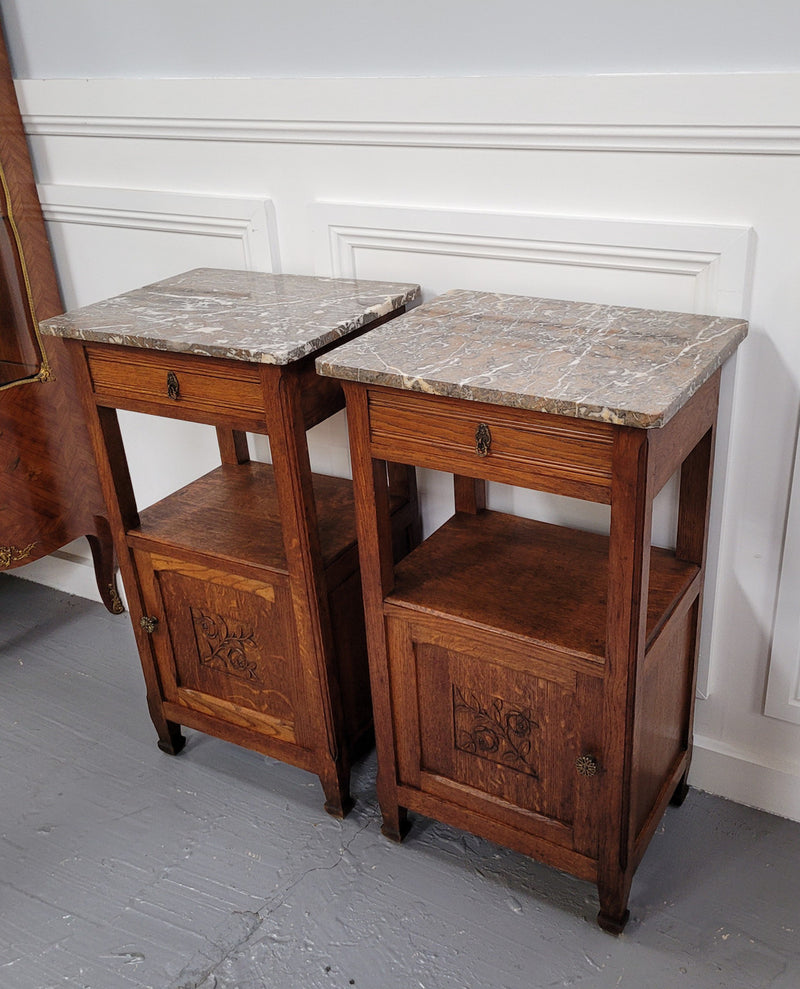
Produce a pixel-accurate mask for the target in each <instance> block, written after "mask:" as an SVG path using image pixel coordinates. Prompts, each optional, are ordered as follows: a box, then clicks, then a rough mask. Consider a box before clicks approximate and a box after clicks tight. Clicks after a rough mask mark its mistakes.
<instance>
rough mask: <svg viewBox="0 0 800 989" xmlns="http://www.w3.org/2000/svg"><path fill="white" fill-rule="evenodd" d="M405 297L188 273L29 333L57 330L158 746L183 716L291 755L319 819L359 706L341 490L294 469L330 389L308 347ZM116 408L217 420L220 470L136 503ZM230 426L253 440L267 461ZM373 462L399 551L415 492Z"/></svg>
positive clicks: (403, 293) (339, 784) (363, 675)
mask: <svg viewBox="0 0 800 989" xmlns="http://www.w3.org/2000/svg"><path fill="white" fill-rule="evenodd" d="M417 292H418V287H417V286H415V285H400V284H393V283H386V282H363V281H353V280H346V279H324V278H313V277H304V276H292V275H270V274H260V273H254V272H236V271H223V270H215V269H197V270H195V271H191V272H187V273H184V274H182V275H178V276H176V277H174V278H170V279H166V280H165V281H163V282H159V283H157V284H155V285H151V286H147V287H145V288H143V289H138V290H136V291H133V292H129V293H126V294H125V295H122V296H119V297H116V298H114V299H110V300H106V301H105V302H101V303H97V304H96V305H93V306H88V307H86V308H85V309H81V310H76V311H74V312H71V313H68V314H66V315H65V316H62V317H58V318H56V319H53V320H50V321H48V322H47V323H45V324H44V325H43V331H44V332H45V333H47V334H58V335H60V336H63V337H68V338H70V339H68V340H67V343H68V345H69V346H70V348H71V349H72V351H73V357H74V359H75V363H76V369H77V372H78V375H79V378H80V380H81V385H82V390H83V395H84V399H85V408H86V414H87V418H88V422H89V427H90V432H91V434H92V438H93V440H94V447H95V454H96V457H97V461H98V465H99V468H100V476H101V478H102V480H103V483H104V486H105V493H106V498H107V500H108V504H109V509H110V513H111V519H112V526H113V529H114V537H115V541H116V546H117V552H118V556H119V558H120V568H121V573H122V577H123V581H124V585H125V589H126V592H127V597H128V604H129V608H130V612H131V618H132V620H133V622H134V629H135V632H136V637H137V642H138V647H139V653H140V656H141V661H142V667H143V670H144V675H145V680H146V683H147V696H148V704H149V708H150V714H151V717H152V719H153V722H154V724H155V726H156V729H157V731H158V737H159V746H160V747H161V748H162V749H163V750H164V751H166V752H169V753H176V752H178V751H179V750H180V749H181V748H182V746H183V744H184V739H183V736H182V734H181V731H180V726H181V725H186V726H188V727H191V728H195V729H198V730H200V731H202V732H207V733H209V734H213V735H217V736H219V737H221V738H224V739H228V740H230V741H233V742H236V743H238V744H240V745H243V746H246V747H248V748H251V749H255V750H256V751H259V752H263V753H265V754H267V755H270V756H273V757H275V758H277V759H281V760H283V761H285V762H288V763H292V764H294V765H297V766H300V767H301V768H303V769H306V770H308V771H310V772H312V773H316V774H317V775H318V776H319V778H320V781H321V783H322V787H323V790H324V793H325V799H326V802H325V808H326V810H327V811H329V813H331V814H334V815H336V816H341V815H343V814H344V813H346V812H347V810H348V809H349V808H350V806H351V805H352V801H351V798H350V790H349V776H350V762H351V759H352V757H353V755H354V754H357V753H358V752H359V750H360V749H362V748H364V747H365V746H366V745H367V744H368V743H369V744H371V730H372V711H371V705H370V697H369V675H368V664H367V658H366V643H365V637H364V620H363V609H362V603H361V590H360V577H359V569H358V553H357V545H356V537H355V514H354V507H353V498H352V485H351V483H350V481H348V480H343V479H340V478H336V477H327V476H322V475H317V474H312V472H311V468H310V462H309V453H308V445H307V440H306V430H308V429H310V428H311V427H312V426H314V425H316V424H317V423H319V422H322V421H323V420H324V419H326V418H327V417H329V416H330V415H332V414H333V413H334V412H336V411H337V410H339V409H341V408H343V407H344V397H343V394H342V389H341V386H340V385H339V384H338V382H334V381H332V380H330V379H325V378H321V377H318V376H317V375H316V373H315V371H314V363H313V362H314V355H315V354H317V353H320V352H324V351H325V349H326V348H328V347H330V346H331V345H332V344H333V343H335V341H336V340H338V339H340V338H342V337H347V336H351V335H354V334H358V333H360V332H362V331H363V330H364V328H365V327H367V326H370V325H376V324H379V323H381V322H382V321H385V320H387V319H391V318H392V317H394V316H396V315H397V314H398V313H400V312H402V311H403V310H404V307H405V305H406V303H407V302H409V301H410V300H412V299H414V298H415V296H416V294H417ZM118 409H126V410H129V411H133V412H142V413H146V414H150V415H155V416H166V417H168V418H176V419H184V420H190V421H193V422H200V423H207V424H209V425H210V426H213V427H215V428H216V431H217V437H218V441H219V449H220V454H221V461H222V462H221V465H220V466H219V467H218V468H216V469H215V470H213V471H211V473H209V474H207V475H205V476H204V477H201V478H199V479H197V480H196V481H194V482H193V483H191V484H189V485H187V486H186V487H184V488H182V489H181V490H179V491H176V492H174V493H173V494H171V495H169V496H167V497H166V498H165V499H163V500H162V501H160V502H158V503H157V504H155V505H153V506H151V507H149V508H147V509H145V510H143V511H142V512H141V513H140V512H139V511H138V509H137V506H136V501H135V498H134V493H133V488H132V486H131V481H130V477H129V473H128V467H127V461H126V457H125V450H124V447H123V442H122V437H121V433H120V429H119V425H118V418H117V410H118ZM247 432H252V433H264V434H268V435H269V442H270V451H271V456H272V463H271V464H264V463H258V462H255V461H251V460H250V456H249V448H248V440H247V435H246V433H247ZM390 474H391V508H390V512H391V523H390V525H391V528H392V539H393V544H394V550H393V552H394V554H395V556H396V558H397V559H400V558H401V557H402V556H403V555H405V554H406V553H407V552H408V550H409V549H411V548H412V547H413V546H414V545H416V543H417V542H418V540H419V534H420V525H419V515H418V508H417V498H416V489H415V486H414V478H413V474H412V473H411V472H409V471H408V470H407V469H406V468H399V469H398V468H392V470H391V471H390Z"/></svg>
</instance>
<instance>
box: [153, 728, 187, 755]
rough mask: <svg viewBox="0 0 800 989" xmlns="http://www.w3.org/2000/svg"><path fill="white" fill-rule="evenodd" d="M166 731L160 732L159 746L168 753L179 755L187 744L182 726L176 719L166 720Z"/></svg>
mask: <svg viewBox="0 0 800 989" xmlns="http://www.w3.org/2000/svg"><path fill="white" fill-rule="evenodd" d="M164 724H165V728H164V731H163V732H161V731H159V733H158V747H159V748H160V749H161V751H162V752H166V753H167V755H177V754H178V753H179V752H180V751H181V749H182V748H183V747H184V745H186V738H185V737H184V736H183V735H182V734H181V726H180V725H177V724H175V722H174V721H166V722H165V723H164Z"/></svg>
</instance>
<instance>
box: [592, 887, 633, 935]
mask: <svg viewBox="0 0 800 989" xmlns="http://www.w3.org/2000/svg"><path fill="white" fill-rule="evenodd" d="M632 878H633V874H632V871H629V872H620V873H619V876H618V878H617V881H616V882H615V883H614V884H613V885H606V884H601V885H600V886H599V887H598V892H599V894H600V910H599V912H598V914H597V923H598V926H599V927H601V928H602V929H603V930H604V931H606V932H607V933H608V934H614V935H615V936H616V935H618V934H621V933H622V932H623V930H624V929H625V925H626V924H627V923H628V918H629V917H630V915H631V912H630V910H629V909H628V896H629V895H630V890H631V880H632Z"/></svg>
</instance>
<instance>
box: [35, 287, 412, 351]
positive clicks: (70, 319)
mask: <svg viewBox="0 0 800 989" xmlns="http://www.w3.org/2000/svg"><path fill="white" fill-rule="evenodd" d="M206 270H207V269H194V270H193V271H192V272H187V273H185V274H194V273H195V272H202V271H206ZM248 274H251V273H249V272H248ZM179 277H181V276H175V278H176V279H177V278H179ZM288 277H292V276H288ZM297 277H298V278H304V279H308V280H309V281H311V280H318V281H319V282H325V283H338V282H342V283H348V282H349V283H351V284H353V285H354V286H355V285H359V286H363V287H364V289H365V294H366V293H368V292H369V291H373V292H374V293H375V294H380V292H381V291H387V290H388V291H387V294H386V295H385V297H383V298H381V299H380V301H378V302H375V303H373V304H372V305H369V306H366V307H365V308H364V309H362V310H360V311H357V312H355V313H354V315H352V316H351V317H349V318H343V319H340V320H339V321H338V322H336V323H335V324H334V325H331V326H330V327H328V328H326V329H325V330H324V331H323V332H320V333H319V334H318V335H317V336H316V337H315V338H314V339H313V340H309V341H299V342H297V343H296V344H294V343H293V344H290V345H289V347H288V348H287V349H285V350H280V348H279V347H273V348H272V349H261V348H259V347H258V345H257V344H255V345H253V344H249V345H247V346H241V347H237V346H229V345H218V344H215V343H214V342H213V340H212V341H209V340H208V339H205V340H203V341H202V343H201V342H199V341H198V342H195V341H192V340H187V339H179V340H170V339H169V338H168V337H167V336H164V335H162V336H154V335H152V331H151V333H150V334H143V333H137V332H136V331H135V330H132V331H131V332H126V331H125V325H124V322H122V323H120V322H115V321H114V319H113V318H112V319H110V320H109V325H107V326H102V325H99V326H97V325H96V326H87V325H85V324H84V325H81V319H82V318H83V317H84V316H85V314H87V313H89V312H92V311H94V312H96V311H97V309H98V308H99V307H101V306H104V305H111V304H113V303H116V302H117V301H118V300H120V301H121V300H123V299H125V298H127V297H129V296H130V297H134V296H136V295H137V294H138V293H145V292H147V291H148V290H152V289H153V288H158V287H160V286H161V285H162V284H164V283H162V282H156V283H153V284H152V285H147V286H144V287H142V288H141V289H135V290H133V291H132V292H129V293H124V295H122V296H117V297H115V298H113V299H107V300H103V301H102V302H99V303H94V304H92V305H89V306H85V307H83V308H81V309H75V310H71V311H70V312H67V313H63V314H61V315H58V316H52V317H51V318H49V319H46V320H42V321H41V323H40V324H39V326H40V328H41V331H42V333H43V334H44V335H45V336H52V337H62V338H67V339H74V340H81V341H85V342H90V343H101V344H111V345H116V346H122V347H133V348H137V349H140V350H154V351H161V352H165V353H183V354H196V355H198V356H202V357H215V358H222V359H225V360H237V361H244V362H248V363H256V364H290V363H293V362H294V361H297V360H300V359H302V358H304V357H307V356H309V355H310V354H313V353H315V352H316V351H318V350H321V349H322V348H324V347H327V346H329V345H330V344H332V343H335V342H336V341H338V340H342V339H343V338H346V337H348V336H349V335H351V334H352V333H354V332H356V331H357V330H362V329H365V328H366V327H369V326H370V325H372V324H373V323H375V322H376V321H378V320H379V319H381V318H382V317H383V316H386V315H388V314H389V313H391V312H394V311H395V310H397V309H399V308H401V307H403V306H405V305H407V304H408V303H411V302H414V301H415V300H416V299H417V298H418V297H419V295H420V291H421V290H420V286H419V285H415V284H410V283H391V282H378V281H370V280H366V279H339V278H325V277H321V276H320V277H318V278H317V276H297ZM167 281H170V280H167ZM109 316H110V317H113V310H109ZM321 322H324V319H323V320H321ZM258 332H259V330H258V327H255V328H254V329H253V331H252V333H253V336H254V337H257V336H258Z"/></svg>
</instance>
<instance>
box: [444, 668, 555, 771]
mask: <svg viewBox="0 0 800 989" xmlns="http://www.w3.org/2000/svg"><path fill="white" fill-rule="evenodd" d="M453 725H454V737H455V746H456V748H457V749H460V750H461V751H462V752H468V753H470V754H471V755H477V756H481V757H482V758H484V759H489V760H491V761H492V762H498V763H500V764H501V765H503V766H508V767H509V768H510V769H517V770H519V771H520V772H523V773H527V774H528V775H529V776H533V777H535V778H536V779H538V778H539V774H538V773H537V771H536V767H535V766H534V764H533V761H532V760H531V750H532V748H533V741H532V735H533V731H534V729H538V727H539V725H538V724H537V723H536V722H535V721H534V720H533V718H532V716H531V712H530V710H523V709H522V708H519V707H515V706H512V705H510V704H508V703H507V702H506V701H504V700H503V699H502V698H500V697H492V698H491V701H490V702H489V703H488V704H482V703H481V702H480V701H479V700H478V698H477V697H476V696H475V694H473V693H470V692H468V693H467V694H466V695H465V693H464V692H463V691H462V690H461V688H460V687H457V686H455V684H454V685H453Z"/></svg>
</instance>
